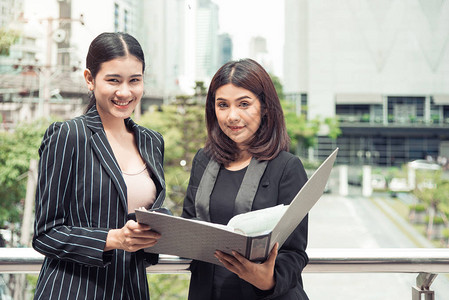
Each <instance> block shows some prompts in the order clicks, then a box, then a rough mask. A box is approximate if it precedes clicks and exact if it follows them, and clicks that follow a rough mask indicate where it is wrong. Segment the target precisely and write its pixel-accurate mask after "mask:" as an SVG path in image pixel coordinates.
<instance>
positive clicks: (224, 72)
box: [204, 59, 290, 164]
mask: <svg viewBox="0 0 449 300" xmlns="http://www.w3.org/2000/svg"><path fill="white" fill-rule="evenodd" d="M226 84H232V85H235V86H237V87H240V88H244V89H246V90H248V91H251V92H252V93H253V94H254V95H256V96H257V97H258V99H259V101H260V104H261V114H262V116H261V123H260V126H259V129H258V130H257V131H256V133H255V134H254V136H253V138H252V139H251V140H250V141H248V142H247V146H248V151H249V153H250V154H252V156H253V157H254V158H256V159H258V160H271V159H273V158H275V157H276V156H277V155H278V154H279V152H281V151H288V148H289V145H290V138H289V136H288V134H287V129H286V127H285V120H284V114H283V111H282V107H281V103H280V101H279V97H278V95H277V93H276V89H275V88H274V84H273V81H272V80H271V78H270V75H268V73H267V72H266V71H265V69H264V68H263V67H262V66H261V65H260V64H259V63H257V62H256V61H254V60H252V59H242V60H238V61H230V62H228V63H226V64H225V65H223V66H222V67H221V68H220V69H219V70H218V71H217V73H215V75H214V77H213V78H212V81H211V83H210V86H209V90H208V93H207V99H206V124H207V140H206V144H205V147H204V148H205V151H206V153H207V154H208V155H209V156H211V158H212V159H214V160H216V161H217V162H219V163H222V164H227V163H230V162H232V161H234V160H236V159H237V158H238V155H239V149H238V147H237V145H236V144H235V142H234V141H233V140H231V139H230V138H229V137H228V136H227V135H226V134H225V133H224V132H223V131H222V130H221V128H220V126H219V125H218V121H217V116H216V114H215V93H216V91H217V89H218V88H220V87H221V86H223V85H226Z"/></svg>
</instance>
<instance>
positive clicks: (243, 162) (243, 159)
mask: <svg viewBox="0 0 449 300" xmlns="http://www.w3.org/2000/svg"><path fill="white" fill-rule="evenodd" d="M252 158H253V156H252V155H251V154H250V153H248V152H247V151H241V152H240V154H239V157H238V158H237V159H236V160H235V161H232V162H230V163H229V164H227V165H226V166H225V168H226V169H228V170H231V171H235V170H241V169H243V168H245V167H247V166H248V165H249V163H250V162H251V159H252Z"/></svg>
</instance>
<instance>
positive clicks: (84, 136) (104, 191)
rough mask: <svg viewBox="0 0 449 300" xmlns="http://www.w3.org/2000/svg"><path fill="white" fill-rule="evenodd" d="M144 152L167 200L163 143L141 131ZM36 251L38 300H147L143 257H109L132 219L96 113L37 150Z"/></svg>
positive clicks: (50, 132) (55, 127)
mask: <svg viewBox="0 0 449 300" xmlns="http://www.w3.org/2000/svg"><path fill="white" fill-rule="evenodd" d="M125 124H126V126H127V127H128V128H129V129H130V130H133V131H134V134H135V139H136V143H137V147H138V149H139V152H140V154H141V156H142V158H143V160H144V161H145V163H146V164H147V166H148V168H149V169H150V170H151V173H152V176H151V177H152V179H153V181H154V182H155V184H156V189H157V197H156V200H155V203H154V205H153V207H154V208H155V207H160V206H161V204H162V202H163V201H164V198H165V181H164V173H163V156H164V152H163V151H164V141H163V139H162V136H161V135H160V134H159V133H157V132H155V131H152V130H149V129H146V128H143V127H141V126H139V125H137V124H135V123H134V122H133V121H132V120H131V119H130V118H128V119H126V120H125ZM39 154H40V162H39V176H38V186H37V190H36V209H35V210H36V211H35V213H36V220H35V232H34V237H33V247H34V249H36V250H37V251H38V252H40V253H42V254H44V255H45V260H44V263H43V265H42V269H41V272H40V275H39V279H38V283H37V287H36V292H35V297H34V298H35V299H45V300H48V299H77V300H79V299H149V292H148V284H147V278H146V269H145V262H144V259H143V252H141V251H140V252H139V251H138V252H135V253H130V252H125V251H123V250H112V251H108V252H104V251H103V249H104V246H105V243H106V237H107V234H108V231H109V230H110V229H115V228H121V227H123V226H124V225H125V223H126V222H127V220H128V216H127V212H128V209H127V191H126V184H125V181H124V179H123V177H122V174H121V170H120V168H119V166H118V163H117V160H116V159H115V157H114V154H113V152H112V148H111V146H110V145H109V143H108V140H107V138H106V134H105V131H104V129H103V125H102V123H101V119H100V116H99V115H98V112H97V110H96V108H95V106H94V107H93V108H92V109H90V110H89V112H88V113H87V114H85V115H83V116H80V117H78V118H75V119H73V120H70V121H66V122H57V123H54V124H52V125H50V127H49V128H48V129H47V132H46V133H45V135H44V138H43V141H42V145H41V147H40V149H39Z"/></svg>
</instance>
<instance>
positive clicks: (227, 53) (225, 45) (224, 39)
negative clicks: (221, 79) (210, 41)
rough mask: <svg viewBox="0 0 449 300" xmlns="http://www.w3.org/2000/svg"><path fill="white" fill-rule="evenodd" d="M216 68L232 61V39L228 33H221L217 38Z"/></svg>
mask: <svg viewBox="0 0 449 300" xmlns="http://www.w3.org/2000/svg"><path fill="white" fill-rule="evenodd" d="M218 44H219V46H218V51H219V54H218V66H219V67H220V66H222V65H224V64H225V63H227V62H228V61H230V60H232V48H233V45H232V38H231V36H230V35H229V34H228V33H222V34H220V35H219V36H218Z"/></svg>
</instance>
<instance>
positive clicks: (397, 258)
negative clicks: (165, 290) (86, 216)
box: [0, 248, 449, 300]
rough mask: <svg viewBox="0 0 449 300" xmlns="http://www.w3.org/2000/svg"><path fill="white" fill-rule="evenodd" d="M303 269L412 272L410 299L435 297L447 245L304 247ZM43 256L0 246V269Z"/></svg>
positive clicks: (181, 265) (170, 268)
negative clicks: (434, 284)
mask: <svg viewBox="0 0 449 300" xmlns="http://www.w3.org/2000/svg"><path fill="white" fill-rule="evenodd" d="M307 254H308V255H309V259H310V261H309V264H308V265H307V266H306V268H305V269H304V272H307V273H416V274H418V276H417V278H416V285H415V286H412V300H420V299H422V296H424V297H425V298H424V299H425V300H433V299H435V293H434V291H432V290H430V286H431V284H432V282H433V280H434V279H435V278H436V276H437V275H438V274H443V273H449V249H438V248H378V249H359V248H338V249H336V248H326V249H313V248H312V249H308V250H307ZM43 259H44V257H43V256H42V255H41V254H39V253H38V252H36V251H34V249H32V248H0V273H10V274H14V273H38V272H39V270H40V268H41V265H42V262H43ZM189 264H190V260H189V259H184V258H179V257H176V256H170V255H160V258H159V264H157V265H154V266H151V267H149V268H147V272H148V273H159V274H163V273H168V274H171V273H188V272H189V270H188V268H189Z"/></svg>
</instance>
